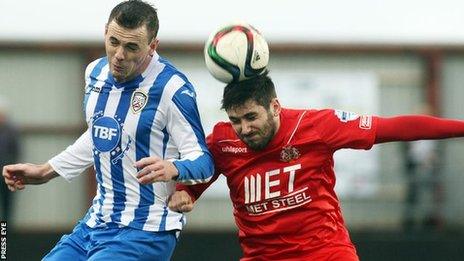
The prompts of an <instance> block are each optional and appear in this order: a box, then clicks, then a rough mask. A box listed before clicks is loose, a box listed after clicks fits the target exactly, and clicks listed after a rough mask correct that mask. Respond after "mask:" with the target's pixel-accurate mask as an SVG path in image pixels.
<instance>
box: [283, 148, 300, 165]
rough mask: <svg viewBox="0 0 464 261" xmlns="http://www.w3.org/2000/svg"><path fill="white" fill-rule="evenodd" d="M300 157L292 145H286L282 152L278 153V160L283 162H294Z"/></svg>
mask: <svg viewBox="0 0 464 261" xmlns="http://www.w3.org/2000/svg"><path fill="white" fill-rule="evenodd" d="M299 157H300V152H299V151H298V150H297V148H295V147H293V146H292V145H290V144H288V145H285V146H284V147H282V151H281V152H280V160H281V161H283V162H290V161H293V160H296V159H298V158H299Z"/></svg>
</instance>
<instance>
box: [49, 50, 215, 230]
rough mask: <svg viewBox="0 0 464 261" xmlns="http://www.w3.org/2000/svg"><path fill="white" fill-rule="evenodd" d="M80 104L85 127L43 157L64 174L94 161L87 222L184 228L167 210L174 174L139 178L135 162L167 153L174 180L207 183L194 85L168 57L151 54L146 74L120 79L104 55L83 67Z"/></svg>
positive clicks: (208, 160)
mask: <svg viewBox="0 0 464 261" xmlns="http://www.w3.org/2000/svg"><path fill="white" fill-rule="evenodd" d="M85 78H86V92H85V98H84V111H85V116H86V120H87V123H88V126H89V128H88V130H87V131H86V132H85V133H84V134H83V135H82V136H81V137H80V138H79V139H78V140H77V141H76V142H75V143H74V144H73V145H71V146H69V147H68V148H67V149H66V150H65V151H63V152H62V153H60V154H59V155H57V156H55V157H54V158H52V159H51V160H50V161H49V163H50V164H51V165H52V167H53V168H54V170H55V171H56V172H57V173H59V174H60V175H61V176H63V177H64V178H65V179H67V180H71V179H72V178H73V177H75V176H77V175H79V174H80V173H81V172H82V171H83V170H84V169H85V168H87V167H88V166H90V165H92V164H93V165H94V168H95V172H96V179H97V183H98V186H97V194H96V196H95V198H94V200H93V204H92V207H91V208H90V209H89V211H88V213H87V215H86V216H85V217H84V220H83V221H84V222H85V223H86V224H87V225H88V226H90V227H99V226H108V227H112V226H130V227H133V228H137V229H143V230H148V231H165V230H173V229H182V226H183V224H184V223H185V219H184V216H183V215H182V214H181V213H177V212H173V211H170V210H169V208H168V207H167V200H168V197H169V196H170V195H171V194H172V193H173V191H174V190H175V181H170V182H157V183H154V184H149V185H142V184H140V183H138V181H137V179H136V175H137V171H138V170H137V169H136V168H135V167H134V163H135V162H136V161H138V160H140V159H142V158H144V157H148V156H158V157H160V158H163V159H166V160H172V161H173V163H174V165H175V166H176V167H177V169H178V170H179V176H178V179H177V182H181V183H185V184H196V183H203V182H207V181H208V180H209V179H210V178H211V176H212V174H213V172H214V170H213V160H212V157H211V154H210V153H209V151H208V149H207V147H206V143H205V135H204V132H203V128H202V126H201V123H200V116H199V112H198V108H197V104H196V96H195V90H194V89H193V86H192V84H191V83H190V82H189V81H188V80H187V78H186V77H185V76H184V75H183V74H182V73H180V72H179V71H178V70H177V69H176V68H175V67H174V66H173V65H172V64H170V63H169V62H168V61H167V60H165V59H163V58H161V57H159V56H158V54H155V55H154V56H153V58H152V60H151V63H150V65H149V66H148V67H147V69H146V70H145V72H144V73H142V74H141V75H139V76H137V77H136V78H135V79H133V80H130V81H128V82H125V83H118V82H116V81H115V80H114V78H113V77H112V75H111V73H110V71H109V66H108V60H107V58H106V57H105V58H101V59H98V60H96V61H94V62H92V63H90V64H89V66H88V67H87V69H86V77H85Z"/></svg>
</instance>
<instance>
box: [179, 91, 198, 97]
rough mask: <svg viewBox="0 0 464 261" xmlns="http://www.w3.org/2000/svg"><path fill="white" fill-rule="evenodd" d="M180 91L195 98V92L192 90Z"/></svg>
mask: <svg viewBox="0 0 464 261" xmlns="http://www.w3.org/2000/svg"><path fill="white" fill-rule="evenodd" d="M181 93H182V94H185V95H188V96H190V97H192V98H195V93H194V92H192V91H189V90H183V91H182V92H181Z"/></svg>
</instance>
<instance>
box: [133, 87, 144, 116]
mask: <svg viewBox="0 0 464 261" xmlns="http://www.w3.org/2000/svg"><path fill="white" fill-rule="evenodd" d="M147 102H148V96H147V94H145V93H144V92H142V91H135V92H134V93H133V94H132V98H131V109H132V112H133V113H138V112H139V111H141V110H142V109H143V108H144V107H145V105H147Z"/></svg>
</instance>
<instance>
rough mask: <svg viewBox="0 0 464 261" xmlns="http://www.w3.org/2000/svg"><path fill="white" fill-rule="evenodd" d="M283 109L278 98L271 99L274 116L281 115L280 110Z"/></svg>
mask: <svg viewBox="0 0 464 261" xmlns="http://www.w3.org/2000/svg"><path fill="white" fill-rule="evenodd" d="M281 110H282V106H280V102H279V100H278V99H277V98H273V99H272V100H271V112H272V115H273V116H274V117H277V116H279V114H280V111H281Z"/></svg>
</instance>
